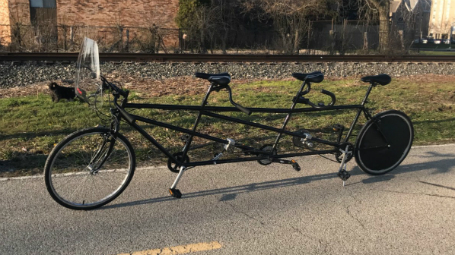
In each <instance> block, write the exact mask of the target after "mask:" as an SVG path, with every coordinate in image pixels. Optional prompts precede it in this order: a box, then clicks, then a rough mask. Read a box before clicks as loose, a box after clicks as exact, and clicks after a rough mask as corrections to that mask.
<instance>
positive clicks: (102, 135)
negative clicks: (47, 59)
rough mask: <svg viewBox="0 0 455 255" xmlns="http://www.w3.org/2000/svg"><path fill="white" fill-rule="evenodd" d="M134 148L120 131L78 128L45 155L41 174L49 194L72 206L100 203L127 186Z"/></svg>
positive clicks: (88, 206) (91, 206)
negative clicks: (47, 155) (45, 158)
mask: <svg viewBox="0 0 455 255" xmlns="http://www.w3.org/2000/svg"><path fill="white" fill-rule="evenodd" d="M135 166H136V164H135V155H134V150H133V148H132V146H131V144H130V143H129V141H128V140H127V139H126V138H125V137H124V136H122V135H120V134H117V135H116V136H115V137H114V136H113V135H112V134H111V132H110V130H109V129H106V128H90V129H85V130H81V131H77V132H75V133H73V134H71V135H69V136H68V137H66V138H65V139H64V140H63V141H62V142H60V143H59V144H58V145H57V146H56V147H55V148H54V149H53V150H52V152H51V153H50V154H49V157H48V158H47V161H46V165H45V168H44V169H45V170H44V178H45V182H46V187H47V190H48V192H49V194H50V195H51V196H52V198H53V199H54V200H55V201H56V202H58V203H59V204H61V205H63V206H65V207H67V208H70V209H75V210H90V209H94V208H97V207H100V206H103V205H105V204H107V203H109V202H111V201H112V200H113V199H115V198H116V197H117V196H119V195H120V194H121V193H122V192H123V191H124V190H125V188H126V187H127V186H128V184H129V182H130V181H131V178H132V177H133V175H134V169H135Z"/></svg>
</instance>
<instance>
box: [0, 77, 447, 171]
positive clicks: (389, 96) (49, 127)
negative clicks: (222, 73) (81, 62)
mask: <svg viewBox="0 0 455 255" xmlns="http://www.w3.org/2000/svg"><path fill="white" fill-rule="evenodd" d="M300 86H301V83H300V82H298V81H262V82H253V83H250V84H234V85H232V90H233V98H234V100H235V101H236V102H238V103H240V104H241V105H243V106H245V107H259V108H260V107H276V108H290V107H291V104H292V98H293V97H294V96H295V93H296V91H297V90H298V89H299V88H300ZM367 88H368V84H365V83H362V82H360V81H358V80H351V79H346V80H337V81H323V82H322V83H319V84H312V91H311V92H310V93H309V94H308V95H306V97H307V98H310V99H311V101H312V102H314V103H317V102H324V103H326V104H327V103H328V102H329V101H330V98H329V97H328V96H325V95H323V94H321V93H319V91H320V90H321V89H326V90H329V91H331V92H332V93H334V94H335V95H336V96H337V103H336V104H337V105H345V104H360V102H361V101H362V99H363V97H364V95H365V92H366V90H367ZM204 92H205V91H201V94H199V95H191V96H185V95H169V96H162V97H153V98H143V97H141V96H140V95H143V94H144V93H145V92H138V91H133V92H132V97H131V100H132V101H133V102H136V103H160V104H181V105H200V103H201V101H202V99H203V96H204ZM454 96H455V89H454V88H453V84H451V83H450V82H449V81H446V82H433V83H431V82H430V83H428V82H421V83H420V82H415V81H413V80H412V79H394V80H393V81H392V83H391V84H389V85H387V86H378V87H376V88H374V89H373V90H372V92H371V94H370V97H369V99H368V104H367V106H368V107H369V108H370V109H371V113H372V114H376V113H379V112H382V111H385V110H389V109H395V110H400V111H403V112H405V113H406V114H407V115H408V116H410V118H411V119H412V121H413V123H414V128H415V140H414V144H435V143H448V142H453V141H455V135H454V132H452V129H453V128H454V127H455V114H454V113H455V110H454V103H453V102H454ZM208 105H211V106H230V103H229V100H228V94H227V92H226V91H220V92H214V93H212V95H211V96H210V100H209V103H208ZM298 107H307V106H306V105H298ZM0 111H1V112H2V115H1V122H0V169H1V170H0V176H16V175H24V174H36V173H41V172H42V171H43V167H44V163H45V160H46V158H47V155H48V154H49V152H50V151H51V150H52V148H53V147H54V146H55V144H56V143H58V142H59V141H61V140H62V139H63V138H64V137H65V136H66V135H68V134H70V133H71V132H74V131H76V130H79V129H82V128H85V127H90V126H97V125H99V124H101V125H104V126H106V125H108V122H107V121H106V120H103V121H100V119H99V117H98V115H97V114H95V112H94V111H93V110H91V109H90V108H89V107H88V106H87V105H86V104H85V103H82V102H80V101H77V100H76V101H73V102H66V101H63V102H59V103H53V102H52V101H51V99H50V97H49V96H48V95H35V96H27V97H21V98H5V99H0ZM104 112H107V111H104ZM131 112H133V113H134V114H137V115H141V116H145V117H149V118H152V119H156V120H158V121H163V122H167V123H172V124H175V125H178V126H180V127H184V128H188V129H190V128H191V127H192V125H193V123H194V121H195V118H196V116H197V112H191V111H183V110H182V111H164V110H156V109H136V110H132V111H131ZM355 114H356V112H355V111H353V110H346V111H341V110H339V111H324V112H314V113H307V114H294V115H293V116H292V117H291V121H290V122H289V124H288V126H287V129H288V130H291V131H296V130H300V129H306V130H314V129H321V130H324V131H325V130H330V127H332V126H333V125H335V124H342V125H344V126H345V127H346V128H348V127H349V126H350V125H351V122H352V120H353V118H354V116H355ZM226 115H228V116H233V117H238V118H241V119H244V120H249V121H254V122H257V123H260V124H264V125H270V126H273V127H276V128H280V127H281V125H282V123H283V121H284V119H285V117H286V115H285V114H266V113H264V114H260V113H253V114H252V115H251V116H247V115H246V114H244V113H241V112H233V113H226ZM364 123H365V119H364V118H363V116H362V117H361V118H360V120H359V123H358V125H357V126H356V129H355V132H354V135H356V133H357V132H358V130H359V129H360V128H361V125H362V124H364ZM140 124H143V125H142V126H143V127H144V128H145V129H146V130H147V131H148V132H149V133H150V134H151V135H152V136H153V137H155V138H156V139H157V140H158V141H159V142H160V143H162V144H163V145H164V147H166V148H168V149H170V150H171V151H173V152H178V151H180V150H181V148H182V146H183V142H182V140H181V139H180V137H181V136H182V133H179V132H175V131H172V130H168V129H166V128H160V127H156V126H153V125H148V124H144V123H140ZM198 131H200V132H202V133H206V134H210V135H214V136H217V137H220V138H222V139H225V138H232V139H234V140H236V141H237V142H240V143H243V144H246V145H249V146H253V147H256V148H260V147H261V146H262V145H264V144H270V143H273V141H274V140H275V137H276V134H275V133H274V132H269V131H264V130H261V129H257V128H254V127H249V126H245V125H242V124H235V123H228V122H226V121H223V120H219V119H215V118H210V117H204V118H203V119H202V121H201V122H200V125H199V127H198ZM312 132H314V134H315V135H316V136H318V137H321V138H325V139H329V140H336V135H335V134H333V133H330V132H328V133H323V132H318V131H312ZM121 133H122V134H124V135H125V136H126V137H128V139H129V140H130V141H131V143H132V144H133V147H134V148H135V151H136V155H137V159H138V166H144V165H150V164H164V163H165V162H166V161H167V159H166V158H165V157H164V155H163V154H162V153H161V152H159V151H158V150H157V149H156V148H154V147H153V146H152V145H151V144H150V143H149V142H148V141H147V140H146V139H145V138H143V137H142V136H141V135H140V134H139V133H138V132H136V131H134V130H132V129H131V128H130V127H129V126H127V125H126V124H122V127H121ZM345 133H346V132H345ZM355 138H356V137H355V136H354V137H352V138H351V140H350V142H352V143H354V142H355ZM320 146H322V145H320ZM221 148H222V145H221V144H216V143H213V142H210V141H207V140H204V139H200V138H195V140H194V146H193V147H192V150H191V152H190V159H191V161H195V160H199V159H210V158H211V157H213V154H214V153H217V152H219V151H220V150H221ZM319 148H322V147H319ZM295 149H296V148H295V147H294V146H293V145H292V137H289V136H284V137H283V140H282V144H281V145H280V148H279V150H280V151H292V150H295ZM232 155H233V156H237V154H236V153H235V152H234V153H233V154H232Z"/></svg>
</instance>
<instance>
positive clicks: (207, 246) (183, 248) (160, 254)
mask: <svg viewBox="0 0 455 255" xmlns="http://www.w3.org/2000/svg"><path fill="white" fill-rule="evenodd" d="M221 247H222V245H221V244H220V243H219V242H217V241H214V242H210V243H193V244H186V245H179V246H174V247H165V248H162V249H153V250H146V251H135V252H132V253H121V254H118V255H175V254H185V253H191V252H197V251H210V250H216V249H220V248H221Z"/></svg>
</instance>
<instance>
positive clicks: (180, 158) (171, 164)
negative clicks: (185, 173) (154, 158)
mask: <svg viewBox="0 0 455 255" xmlns="http://www.w3.org/2000/svg"><path fill="white" fill-rule="evenodd" d="M172 156H174V157H175V159H177V160H178V161H180V162H182V161H183V163H189V162H190V158H189V157H188V155H185V158H183V152H177V153H174V154H172ZM180 166H181V165H179V164H177V162H175V161H173V160H172V159H171V158H169V159H168V160H167V168H168V169H169V170H170V171H171V172H173V173H178V172H180V169H179V168H180Z"/></svg>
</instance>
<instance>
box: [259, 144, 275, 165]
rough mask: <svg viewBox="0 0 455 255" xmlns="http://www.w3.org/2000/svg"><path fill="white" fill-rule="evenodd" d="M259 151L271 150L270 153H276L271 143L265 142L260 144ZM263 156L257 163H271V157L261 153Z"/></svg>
mask: <svg viewBox="0 0 455 255" xmlns="http://www.w3.org/2000/svg"><path fill="white" fill-rule="evenodd" d="M261 151H268V152H272V155H276V149H274V148H273V145H272V144H266V145H264V146H262V147H261ZM263 156H264V159H258V163H259V164H261V165H263V166H266V165H270V164H272V159H271V158H269V157H268V156H266V155H263Z"/></svg>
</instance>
